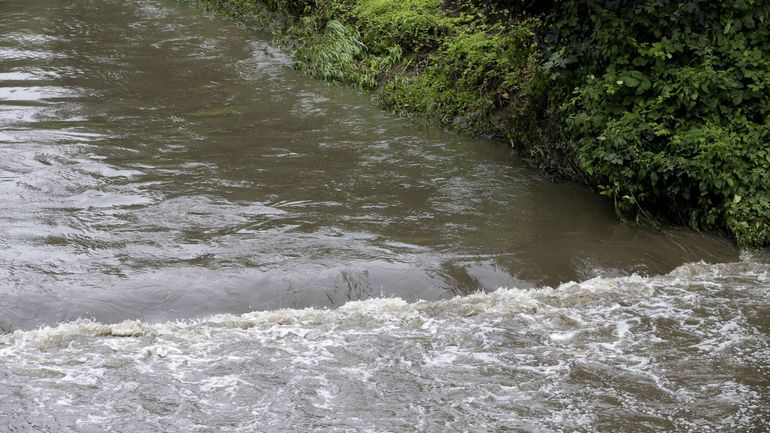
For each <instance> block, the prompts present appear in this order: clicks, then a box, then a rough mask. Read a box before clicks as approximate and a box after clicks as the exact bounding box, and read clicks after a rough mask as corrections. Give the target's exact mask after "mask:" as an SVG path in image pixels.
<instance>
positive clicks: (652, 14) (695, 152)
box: [547, 0, 770, 246]
mask: <svg viewBox="0 0 770 433" xmlns="http://www.w3.org/2000/svg"><path fill="white" fill-rule="evenodd" d="M767 19H770V9H768V6H764V5H761V6H760V4H759V3H757V5H752V4H751V2H747V1H744V0H736V1H725V2H711V1H701V0H689V1H676V2H675V1H668V0H648V1H645V2H640V3H634V4H633V5H627V4H624V3H623V2H617V1H610V0H605V1H591V2H588V1H569V2H564V4H563V6H562V8H561V9H558V10H557V11H556V12H555V14H554V16H553V22H554V23H555V26H554V28H555V29H557V30H558V32H559V34H557V35H555V37H554V40H555V41H556V46H557V47H559V48H558V49H552V50H551V55H550V58H549V61H550V63H548V64H547V69H548V72H549V73H550V74H551V78H552V79H553V82H554V90H552V91H551V95H550V97H551V100H552V101H553V102H554V104H559V108H560V110H561V115H562V116H563V118H564V120H565V125H566V127H567V130H568V131H569V133H570V135H571V136H572V137H574V146H575V148H576V151H577V154H578V157H579V161H580V164H581V167H582V169H583V170H584V172H585V173H587V174H588V175H590V176H592V177H593V178H594V181H595V183H596V185H597V187H598V189H599V190H600V191H601V192H602V193H603V194H604V195H607V196H609V197H611V198H612V199H613V200H615V203H616V204H617V208H618V210H619V211H620V212H621V214H622V215H625V216H627V217H630V218H633V219H637V220H638V219H640V218H645V217H647V216H658V217H659V216H662V217H664V218H667V219H670V220H673V221H675V222H679V223H684V224H688V225H690V226H691V227H693V228H696V229H708V230H717V231H722V230H727V231H730V232H731V233H732V234H733V235H734V236H735V237H736V239H737V241H738V242H739V243H740V244H741V245H744V246H761V245H763V244H768V243H770V233H768V227H770V205H769V203H768V202H769V201H770V174H769V173H770V159H768V156H767V155H768V149H769V148H770V141H769V140H768V138H769V137H770V136H769V135H768V131H770V123H769V122H770V121H768V118H767V114H768V110H770V97H768V92H767V90H768V89H767V86H769V85H770V31H769V30H768V27H767V26H766V25H762V24H763V23H764V21H765V20H767ZM565 100H566V102H562V101H565Z"/></svg>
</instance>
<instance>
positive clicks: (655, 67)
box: [199, 0, 770, 247]
mask: <svg viewBox="0 0 770 433" xmlns="http://www.w3.org/2000/svg"><path fill="white" fill-rule="evenodd" d="M199 2H200V3H203V4H205V5H207V6H208V7H210V8H212V9H214V10H219V11H224V12H226V13H228V14H230V15H231V16H236V17H239V18H243V17H255V16H263V17H264V16H267V11H270V12H271V13H277V16H280V17H283V21H282V22H283V25H282V26H281V28H280V31H279V38H280V40H282V41H283V43H284V44H286V45H287V46H289V47H291V48H292V49H293V50H294V52H295V55H296V67H297V68H298V69H301V70H303V71H306V72H307V73H309V74H312V75H313V76H316V77H319V78H321V79H324V80H327V81H331V82H338V83H345V84H350V85H354V86H357V87H359V88H362V89H366V90H371V91H373V92H375V93H376V94H377V95H378V97H379V99H380V100H381V101H382V103H383V104H384V105H385V106H386V107H388V108H390V109H392V110H393V111H396V112H399V113H401V114H404V115H419V116H428V117H430V118H433V119H436V120H437V121H439V122H440V123H441V124H443V125H445V126H447V127H451V128H453V129H456V130H459V131H462V132H465V133H469V134H479V135H486V136H492V137H496V138H499V139H502V140H507V141H509V142H511V143H512V144H513V145H515V146H516V147H517V148H519V149H520V150H521V151H522V153H523V154H525V155H528V156H529V159H530V160H531V161H532V162H533V163H534V164H536V165H538V166H539V167H541V168H542V169H543V170H544V171H546V172H547V173H550V174H552V175H554V176H565V177H569V178H572V179H576V180H578V181H581V182H585V183H587V184H589V185H591V186H592V187H594V188H595V189H596V190H597V191H599V192H600V193H601V194H603V195H605V196H607V197H609V198H610V199H612V200H613V201H614V203H615V205H616V209H617V210H618V213H619V214H620V215H621V216H622V217H623V218H626V219H628V220H632V221H637V222H653V221H660V220H663V221H672V222H675V223H681V224H687V225H689V226H690V227H692V228H694V229H702V230H710V231H716V232H721V233H726V234H729V235H731V236H733V237H734V238H735V239H736V240H737V242H738V243H739V244H740V245H742V246H744V247H762V246H767V245H768V244H770V120H769V119H768V111H770V96H768V95H770V88H769V87H770V4H768V2H764V1H763V0H726V1H711V0H680V1H673V0H645V1H642V2H630V1H618V0H571V1H559V2H555V1H537V2H535V1H530V0H507V1H506V0H497V1H483V2H482V1H480V0H264V1H260V0H199ZM259 5H263V6H264V8H261V7H260V6H259ZM260 14H261V15H260ZM250 20H253V18H250ZM263 21H265V20H263ZM270 21H271V22H276V21H275V20H270Z"/></svg>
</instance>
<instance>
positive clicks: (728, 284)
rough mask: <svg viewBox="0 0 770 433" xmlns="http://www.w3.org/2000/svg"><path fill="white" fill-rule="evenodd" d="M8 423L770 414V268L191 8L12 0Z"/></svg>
mask: <svg viewBox="0 0 770 433" xmlns="http://www.w3.org/2000/svg"><path fill="white" fill-rule="evenodd" d="M0 149H1V152H2V157H0V431H11V432H38V431H54V432H69V431H72V432H92V431H93V432H104V431H115V432H145V431H147V432H157V431H184V432H193V431H201V432H204V431H211V432H218V431H244V432H254V431H299V432H305V431H340V432H343V431H344V432H347V431H350V432H358V431H372V432H386V431H388V432H390V431H392V432H411V431H425V432H440V431H469V432H476V431H521V432H562V431H564V432H573V431H580V432H582V431H585V432H594V431H608V432H618V431H628V432H631V431H634V432H635V431H682V432H685V431H686V432H690V431H692V432H703V431H746V432H763V431H768V430H770V427H768V422H769V421H768V420H770V347H769V345H768V335H769V334H770V260H769V259H768V257H767V254H766V253H765V254H763V253H756V254H749V253H740V252H739V251H738V250H737V249H736V248H735V247H734V246H733V245H732V244H731V243H730V242H728V241H726V240H724V239H721V238H718V237H715V236H711V235H708V234H701V233H694V232H691V231H688V230H685V229H679V228H670V229H665V230H662V231H655V230H651V229H645V228H637V227H632V226H629V225H626V224H623V223H621V222H620V221H618V219H617V218H616V216H615V215H614V212H613V210H612V205H611V203H608V202H607V201H606V200H602V199H600V198H598V197H597V196H596V195H595V194H594V193H592V192H591V191H588V190H587V189H585V188H583V187H581V186H578V185H574V184H569V183H553V182H550V181H549V180H547V179H545V178H543V177H542V176H541V175H540V174H538V173H537V172H536V171H534V170H532V169H531V168H529V167H527V166H526V164H524V163H522V162H521V161H519V160H518V159H517V156H516V155H515V154H513V153H512V151H511V150H510V149H509V148H508V147H507V146H505V145H501V144H498V143H495V142H491V141H487V140H481V139H470V138H463V137H460V136H457V135H453V134H450V133H447V132H445V131H442V130H440V129H437V128H435V127H432V126H425V125H419V124H415V123H414V122H409V121H407V120H404V119H400V118H398V117H395V116H392V115H389V114H388V113H385V112H383V111H381V110H380V109H378V108H377V106H376V104H375V103H374V102H373V101H371V99H370V98H369V97H368V96H366V95H362V94H360V93H357V92H355V91H353V90H351V89H346V88H340V87H334V86H327V85H323V84H321V83H319V82H317V81H315V80H312V79H309V78H307V77H305V76H303V75H301V74H299V73H297V72H295V71H293V70H292V67H291V58H290V57H289V56H287V54H286V53H284V52H282V51H281V50H279V49H277V48H275V47H274V46H273V45H271V43H270V36H269V35H267V34H260V33H255V32H253V31H248V30H246V29H243V28H240V27H238V26H236V25H235V24H233V23H231V22H229V21H225V20H222V19H220V18H217V17H211V16H206V15H204V14H202V13H201V12H200V11H199V10H196V9H194V8H191V7H189V6H185V5H182V4H178V3H176V2H174V1H171V0H132V1H118V0H68V1H65V0H40V1H34V2H30V1H26V0H0Z"/></svg>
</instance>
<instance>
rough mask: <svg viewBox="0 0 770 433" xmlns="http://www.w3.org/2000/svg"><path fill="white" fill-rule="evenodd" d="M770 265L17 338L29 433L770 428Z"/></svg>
mask: <svg viewBox="0 0 770 433" xmlns="http://www.w3.org/2000/svg"><path fill="white" fill-rule="evenodd" d="M769 288H770V265H767V264H761V263H754V262H742V263H733V264H719V265H708V264H704V263H698V264H688V265H684V266H681V267H679V268H677V269H676V270H674V271H673V272H671V273H670V274H668V275H665V276H657V277H641V276H630V277H622V278H594V279H591V280H588V281H585V282H582V283H569V284H564V285H562V286H560V287H557V288H539V289H530V290H519V289H500V290H497V291H495V292H491V293H478V294H473V295H469V296H464V297H456V298H453V299H449V300H443V301H431V302H416V303H407V302H405V301H403V300H401V299H398V298H385V299H372V300H366V301H357V302H350V303H348V304H345V305H344V306H342V307H340V308H338V309H334V310H324V309H283V310H277V311H264V312H252V313H247V314H243V315H216V316H211V317H206V318H201V319H197V320H190V321H181V322H169V323H144V322H141V321H123V322H120V323H116V324H102V323H96V322H93V321H89V320H78V321H75V322H71V323H63V324H60V325H58V326H54V327H45V328H40V329H37V330H28V331H16V332H12V333H9V334H6V335H2V336H0V415H3V416H0V430H3V431H13V432H27V431H30V432H31V431H57V432H68V431H72V432H91V431H93V432H97V431H98V432H107V431H109V432H113V431H114V432H127V431H131V432H144V431H146V432H153V431H156V432H157V431H184V432H215V431H234V432H257V431H265V432H273V431H276V432H281V431H333V432H354V431H370V432H384V431H389V432H412V431H423V432H440V431H469V432H480V431H485V432H486V431H526V432H573V431H579V432H583V431H585V432H589V431H591V432H593V431H629V432H630V431H634V432H636V431H681V432H706V431H715V432H716V431H741V432H744V431H745V432H763V431H767V429H768V420H769V419H770V394H769V393H768V389H769V387H770V347H769V346H768V335H770V290H768V289H769Z"/></svg>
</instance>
